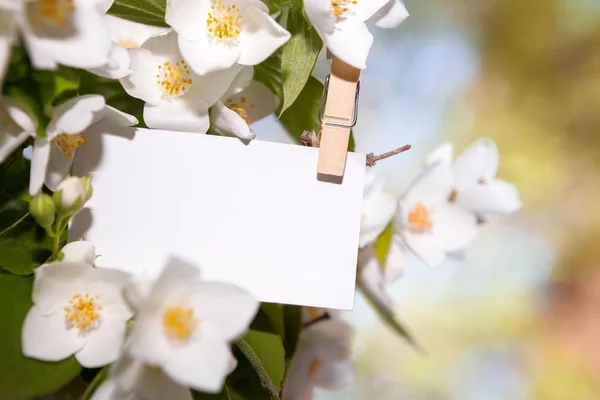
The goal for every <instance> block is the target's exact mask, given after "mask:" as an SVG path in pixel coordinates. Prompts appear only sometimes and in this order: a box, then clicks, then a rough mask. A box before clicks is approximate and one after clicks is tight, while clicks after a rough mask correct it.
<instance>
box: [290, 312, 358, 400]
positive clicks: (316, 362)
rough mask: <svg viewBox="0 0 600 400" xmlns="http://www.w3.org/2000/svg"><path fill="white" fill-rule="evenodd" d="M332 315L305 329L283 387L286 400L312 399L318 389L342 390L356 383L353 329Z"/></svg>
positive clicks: (333, 313) (332, 313) (336, 315)
mask: <svg viewBox="0 0 600 400" xmlns="http://www.w3.org/2000/svg"><path fill="white" fill-rule="evenodd" d="M329 315H330V318H329V319H324V320H320V321H317V322H315V323H313V324H310V325H309V326H308V327H306V328H304V329H303V330H302V332H301V334H300V339H299V341H298V346H297V348H296V352H295V353H294V358H293V359H292V364H291V365H290V369H289V371H288V374H287V379H286V383H285V385H284V393H283V399H284V400H312V399H313V391H314V388H315V387H320V388H323V389H329V390H339V389H342V388H344V387H347V386H348V385H350V384H352V382H353V381H354V365H353V363H352V360H351V355H352V350H351V346H352V340H353V338H354V328H353V327H352V326H351V325H350V324H348V323H347V322H346V321H344V320H343V319H341V318H340V316H339V315H338V313H335V312H331V311H330V312H329ZM310 319H311V320H314V315H313V316H312V318H310Z"/></svg>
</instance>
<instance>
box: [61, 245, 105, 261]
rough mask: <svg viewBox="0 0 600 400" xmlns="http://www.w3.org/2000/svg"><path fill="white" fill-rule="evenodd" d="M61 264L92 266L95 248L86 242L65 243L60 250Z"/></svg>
mask: <svg viewBox="0 0 600 400" xmlns="http://www.w3.org/2000/svg"><path fill="white" fill-rule="evenodd" d="M60 252H61V253H62V259H61V260H60V261H62V262H82V263H85V264H87V265H94V260H95V259H96V247H95V246H94V245H93V244H92V243H91V242H88V241H85V240H76V241H74V242H71V243H67V244H66V245H65V246H64V247H63V248H62V249H61V250H60Z"/></svg>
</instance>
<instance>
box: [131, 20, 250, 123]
mask: <svg viewBox="0 0 600 400" xmlns="http://www.w3.org/2000/svg"><path fill="white" fill-rule="evenodd" d="M129 55H130V58H131V64H130V69H131V71H132V73H131V75H129V76H127V77H125V78H123V79H121V84H122V85H123V87H124V89H125V90H126V91H127V93H129V94H130V95H131V96H133V97H137V98H138V99H142V100H143V101H144V102H145V103H146V104H145V106H144V121H145V122H146V125H148V127H150V128H155V129H167V130H176V131H183V132H196V133H206V131H207V130H208V127H209V125H210V121H209V116H208V109H209V107H211V106H212V105H213V104H215V103H216V102H217V101H218V100H219V99H220V98H221V97H222V96H223V94H224V93H225V92H226V91H227V89H228V88H229V86H230V85H231V82H233V80H234V78H235V76H236V75H237V74H238V72H239V71H240V67H232V68H230V69H227V70H223V71H219V72H214V73H212V74H208V75H204V76H199V75H197V74H195V73H194V72H193V71H192V70H190V69H189V67H188V64H187V63H186V62H185V60H184V59H183V57H182V56H181V54H180V53H179V50H178V49H177V34H176V33H175V32H173V31H172V30H169V31H168V32H166V33H159V34H157V35H155V36H153V37H151V38H150V39H148V40H146V41H145V42H144V43H143V44H142V47H141V48H139V49H135V48H134V49H129Z"/></svg>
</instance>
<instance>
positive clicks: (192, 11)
mask: <svg viewBox="0 0 600 400" xmlns="http://www.w3.org/2000/svg"><path fill="white" fill-rule="evenodd" d="M210 6H211V2H210V1H209V0H167V8H166V11H165V22H166V23H167V24H168V25H169V26H171V27H172V28H173V29H175V31H176V32H177V33H178V34H179V35H180V36H182V37H184V38H185V39H187V40H193V41H196V40H200V39H204V38H206V34H207V31H206V22H205V21H206V18H207V17H208V13H209V11H210Z"/></svg>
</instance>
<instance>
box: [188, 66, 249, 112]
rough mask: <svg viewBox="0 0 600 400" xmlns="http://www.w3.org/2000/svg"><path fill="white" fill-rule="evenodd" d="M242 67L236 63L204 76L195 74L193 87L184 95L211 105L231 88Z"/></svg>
mask: <svg viewBox="0 0 600 400" xmlns="http://www.w3.org/2000/svg"><path fill="white" fill-rule="evenodd" d="M242 68H243V67H242V66H240V65H234V66H233V67H231V68H227V69H222V70H220V71H215V72H211V73H208V74H205V75H202V76H199V75H194V76H193V82H192V87H191V88H190V89H189V90H188V91H187V92H186V93H185V94H184V95H183V96H182V97H184V98H186V99H187V98H194V99H201V100H204V101H205V102H206V104H207V105H208V107H211V106H212V105H213V104H215V103H216V102H217V101H219V100H220V99H221V98H222V97H223V95H224V94H225V93H226V92H227V91H228V90H229V88H230V87H231V85H232V83H233V81H234V80H235V79H236V76H237V75H238V74H239V72H240V71H241V70H242Z"/></svg>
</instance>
